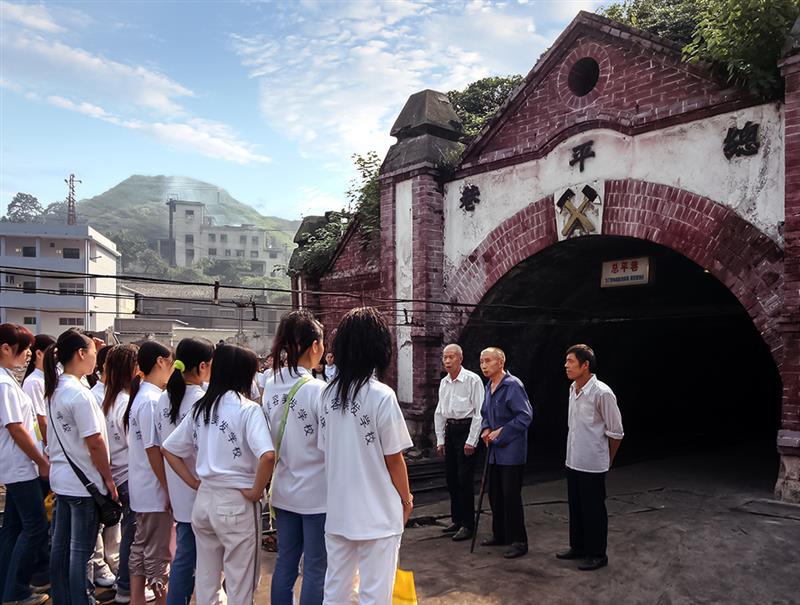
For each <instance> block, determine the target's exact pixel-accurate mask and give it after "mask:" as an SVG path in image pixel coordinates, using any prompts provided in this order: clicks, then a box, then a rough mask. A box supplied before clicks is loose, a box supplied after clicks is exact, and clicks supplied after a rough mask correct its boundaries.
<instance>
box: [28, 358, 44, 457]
mask: <svg viewBox="0 0 800 605" xmlns="http://www.w3.org/2000/svg"><path fill="white" fill-rule="evenodd" d="M22 390H23V391H25V394H26V395H27V396H28V397H30V398H31V401H32V402H33V414H34V418H33V421H34V423H35V425H34V429H33V430H34V434H35V435H36V440H37V441H38V443H39V449H40V450H41V451H42V453H44V441H43V440H42V439H41V438H40V437H41V436H42V435H41V432H40V431H37V430H36V429H37V428H38V422H39V420H38V418H36V416H47V404H46V403H45V402H44V373H43V372H42V371H41V370H40V369H38V368H34V370H33V372H31V373H30V374H28V376H27V377H26V378H25V380H23V381H22Z"/></svg>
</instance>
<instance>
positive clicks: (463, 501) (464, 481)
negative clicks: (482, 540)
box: [444, 423, 476, 529]
mask: <svg viewBox="0 0 800 605" xmlns="http://www.w3.org/2000/svg"><path fill="white" fill-rule="evenodd" d="M469 429H470V425H469V424H466V423H465V424H447V425H445V429H444V465H445V471H446V474H447V491H448V492H450V517H451V518H452V519H453V523H455V524H456V525H460V526H462V527H466V528H467V529H473V527H474V526H475V486H474V481H475V457H476V454H472V456H467V455H465V454H464V444H465V443H466V442H467V437H469Z"/></svg>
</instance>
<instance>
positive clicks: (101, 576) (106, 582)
mask: <svg viewBox="0 0 800 605" xmlns="http://www.w3.org/2000/svg"><path fill="white" fill-rule="evenodd" d="M116 579H117V577H116V576H115V575H114V574H113V573H111V570H110V569H109V568H108V567H104V568H103V569H102V571H99V572H97V571H95V572H94V585H95V586H101V587H103V588H111V587H112V586H113V585H114V582H115V581H116Z"/></svg>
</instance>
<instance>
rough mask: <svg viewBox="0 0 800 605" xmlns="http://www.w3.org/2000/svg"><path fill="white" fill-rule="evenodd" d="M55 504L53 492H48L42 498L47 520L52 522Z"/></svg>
mask: <svg viewBox="0 0 800 605" xmlns="http://www.w3.org/2000/svg"><path fill="white" fill-rule="evenodd" d="M55 504H56V495H55V494H54V493H53V492H48V493H47V496H46V497H45V499H44V511H45V512H46V513H47V520H48V521H49V522H50V523H52V522H53V508H55Z"/></svg>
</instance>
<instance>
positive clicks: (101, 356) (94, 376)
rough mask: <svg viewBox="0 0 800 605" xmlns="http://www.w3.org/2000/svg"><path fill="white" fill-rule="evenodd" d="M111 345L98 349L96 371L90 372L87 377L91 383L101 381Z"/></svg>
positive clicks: (94, 383)
mask: <svg viewBox="0 0 800 605" xmlns="http://www.w3.org/2000/svg"><path fill="white" fill-rule="evenodd" d="M110 348H111V347H109V346H108V345H106V346H105V347H103V348H102V349H98V351H97V361H96V362H95V364H94V372H92V373H91V374H89V375H88V376H87V377H86V380H88V381H89V384H90V385H92V386H94V385H96V384H97V383H98V382H100V375H101V374H102V373H103V372H104V370H103V366H105V364H106V356H107V355H108V351H109V349H110Z"/></svg>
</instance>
